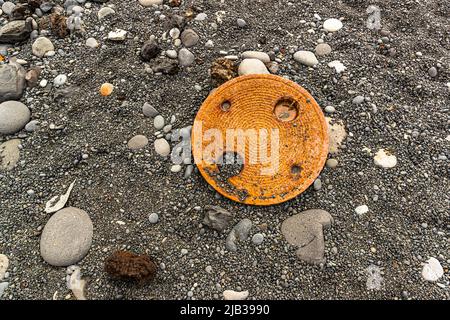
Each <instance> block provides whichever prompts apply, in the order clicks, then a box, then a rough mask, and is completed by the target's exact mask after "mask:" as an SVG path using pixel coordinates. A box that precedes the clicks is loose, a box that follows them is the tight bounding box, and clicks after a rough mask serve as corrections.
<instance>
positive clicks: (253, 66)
mask: <svg viewBox="0 0 450 320" xmlns="http://www.w3.org/2000/svg"><path fill="white" fill-rule="evenodd" d="M238 73H239V75H240V76H243V75H246V74H268V73H269V71H268V70H267V68H266V66H265V65H264V63H263V62H262V61H261V60H258V59H244V60H243V61H242V62H241V63H240V64H239V69H238Z"/></svg>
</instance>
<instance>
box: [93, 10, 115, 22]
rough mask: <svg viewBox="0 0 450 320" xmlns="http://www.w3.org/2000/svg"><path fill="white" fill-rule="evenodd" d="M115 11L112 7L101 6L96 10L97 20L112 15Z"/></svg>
mask: <svg viewBox="0 0 450 320" xmlns="http://www.w3.org/2000/svg"><path fill="white" fill-rule="evenodd" d="M114 13H116V12H115V11H114V10H113V9H112V8H110V7H103V8H101V9H100V10H98V12H97V17H98V19H99V20H102V19H104V18H106V17H107V16H109V15H112V14H114Z"/></svg>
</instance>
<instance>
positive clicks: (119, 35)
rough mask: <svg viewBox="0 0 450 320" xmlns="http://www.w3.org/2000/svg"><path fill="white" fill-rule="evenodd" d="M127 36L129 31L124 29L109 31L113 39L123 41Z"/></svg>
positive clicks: (109, 36) (109, 37)
mask: <svg viewBox="0 0 450 320" xmlns="http://www.w3.org/2000/svg"><path fill="white" fill-rule="evenodd" d="M126 36H127V32H126V31H125V30H122V29H117V30H116V31H111V32H109V33H108V39H109V40H112V41H123V40H125V38H126Z"/></svg>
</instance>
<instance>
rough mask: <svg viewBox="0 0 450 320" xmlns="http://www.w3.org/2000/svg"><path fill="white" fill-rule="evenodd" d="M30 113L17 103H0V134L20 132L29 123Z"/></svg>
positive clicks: (25, 107)
mask: <svg viewBox="0 0 450 320" xmlns="http://www.w3.org/2000/svg"><path fill="white" fill-rule="evenodd" d="M30 116H31V112H30V110H29V109H28V107H27V106H26V105H24V104H23V103H21V102H19V101H5V102H3V103H0V134H13V133H16V132H18V131H20V130H21V129H22V128H23V127H25V125H26V124H27V123H28V121H30Z"/></svg>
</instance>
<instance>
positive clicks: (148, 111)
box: [142, 102, 159, 118]
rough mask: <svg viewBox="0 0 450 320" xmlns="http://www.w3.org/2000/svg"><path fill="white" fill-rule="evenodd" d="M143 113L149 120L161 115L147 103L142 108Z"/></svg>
mask: <svg viewBox="0 0 450 320" xmlns="http://www.w3.org/2000/svg"><path fill="white" fill-rule="evenodd" d="M142 113H143V114H144V115H145V116H146V117H149V118H153V117H156V116H157V115H158V114H159V112H158V110H156V109H155V108H154V107H153V106H151V105H150V104H149V103H147V102H146V103H144V105H143V106H142Z"/></svg>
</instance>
